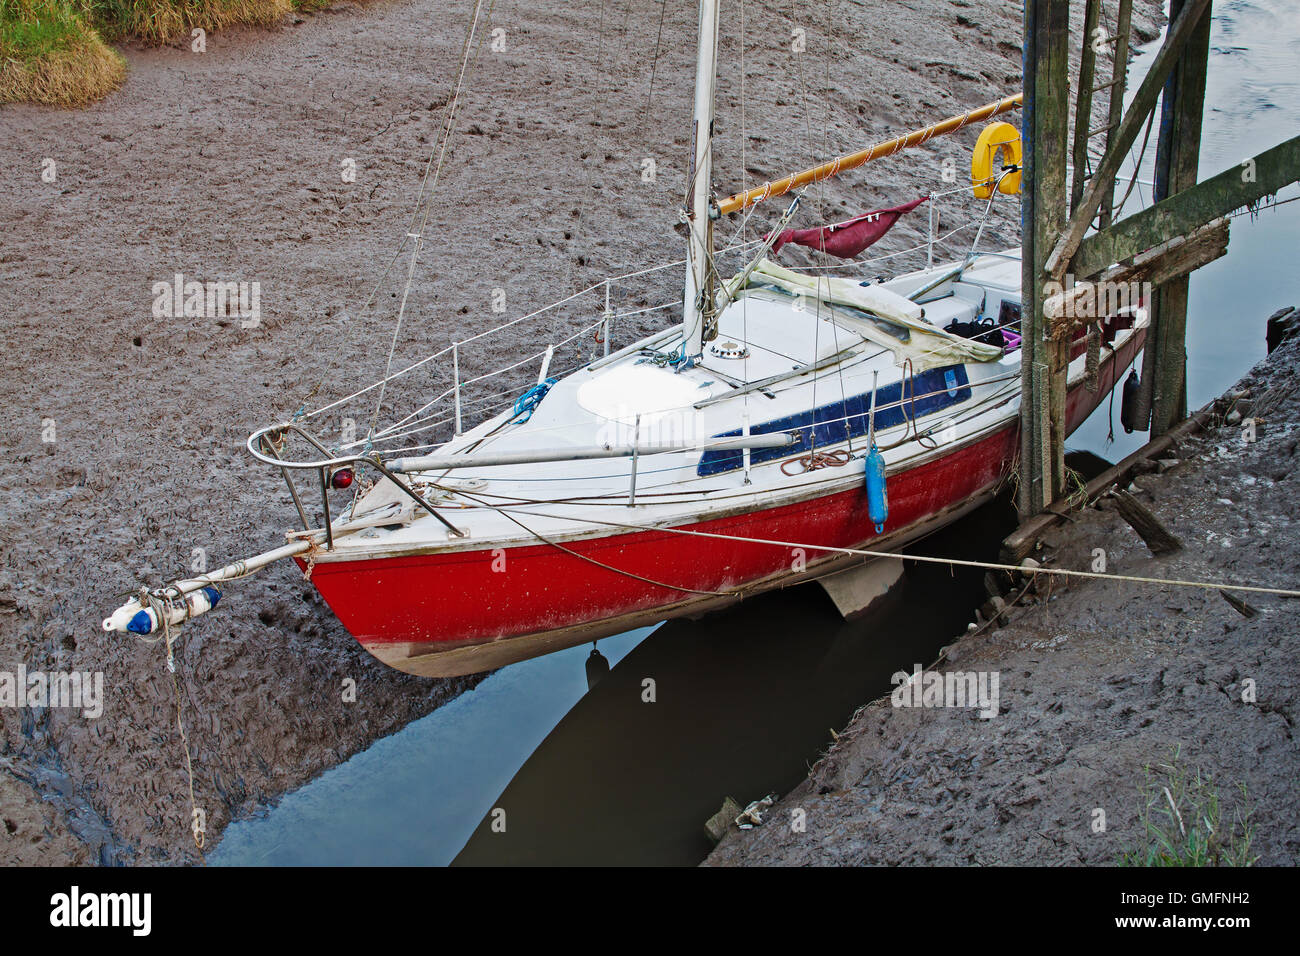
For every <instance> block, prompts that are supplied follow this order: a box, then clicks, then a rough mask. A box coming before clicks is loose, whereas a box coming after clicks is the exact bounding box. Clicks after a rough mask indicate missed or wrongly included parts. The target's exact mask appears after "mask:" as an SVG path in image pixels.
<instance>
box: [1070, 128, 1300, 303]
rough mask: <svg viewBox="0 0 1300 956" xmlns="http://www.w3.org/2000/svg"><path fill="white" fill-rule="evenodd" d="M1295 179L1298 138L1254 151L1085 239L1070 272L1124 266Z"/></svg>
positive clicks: (1086, 273) (1299, 173) (1299, 171)
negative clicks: (1250, 158) (1249, 162)
mask: <svg viewBox="0 0 1300 956" xmlns="http://www.w3.org/2000/svg"><path fill="white" fill-rule="evenodd" d="M1297 181H1300V136H1297V137H1295V138H1293V139H1289V140H1287V141H1286V142H1285V143H1279V144H1278V145H1277V146H1274V147H1273V148H1272V149H1267V150H1265V151H1264V152H1262V153H1260V154H1259V155H1258V156H1256V157H1255V158H1254V160H1253V166H1248V165H1246V164H1241V165H1238V166H1231V167H1229V168H1228V169H1225V170H1224V171H1223V172H1221V173H1219V174H1218V175H1216V176H1213V177H1211V178H1210V179H1206V180H1204V181H1202V182H1200V183H1197V184H1196V185H1195V186H1192V187H1191V188H1190V189H1185V190H1183V191H1182V192H1180V193H1178V194H1177V195H1174V196H1170V197H1169V198H1168V199H1165V200H1163V201H1161V202H1158V203H1156V204H1155V205H1154V206H1152V207H1151V208H1149V209H1144V210H1143V211H1142V212H1139V213H1135V214H1134V215H1132V216H1126V217H1125V218H1124V219H1121V220H1120V221H1119V222H1117V223H1115V224H1114V225H1112V226H1111V227H1110V228H1108V229H1105V230H1103V231H1102V232H1098V233H1096V234H1095V235H1092V236H1089V237H1088V238H1087V239H1085V240H1084V241H1083V243H1082V245H1080V246H1079V251H1078V252H1077V253H1076V254H1075V257H1074V261H1073V263H1072V264H1071V271H1072V273H1073V274H1074V275H1075V276H1076V277H1077V278H1088V277H1091V276H1094V275H1096V274H1097V273H1098V272H1100V271H1101V270H1102V269H1105V268H1107V267H1108V266H1110V265H1111V264H1112V263H1117V262H1124V261H1125V260H1126V259H1130V258H1132V257H1133V256H1135V255H1136V254H1138V253H1139V252H1141V251H1143V250H1144V249H1149V248H1151V247H1152V246H1155V245H1159V244H1160V243H1161V242H1164V241H1165V240H1166V239H1169V238H1170V237H1171V236H1183V235H1186V234H1187V233H1189V232H1191V231H1193V230H1194V229H1195V228H1196V227H1197V226H1201V225H1204V224H1205V223H1207V222H1209V221H1210V220H1212V219H1216V218H1218V217H1219V216H1226V215H1228V213H1230V212H1232V211H1233V210H1235V209H1240V208H1241V207H1242V206H1247V205H1249V204H1250V203H1253V202H1255V201H1257V200H1259V199H1262V198H1263V197H1264V196H1269V195H1272V194H1273V193H1275V192H1277V191H1278V190H1279V189H1281V188H1282V187H1284V186H1286V185H1288V184H1289V183H1293V182H1297Z"/></svg>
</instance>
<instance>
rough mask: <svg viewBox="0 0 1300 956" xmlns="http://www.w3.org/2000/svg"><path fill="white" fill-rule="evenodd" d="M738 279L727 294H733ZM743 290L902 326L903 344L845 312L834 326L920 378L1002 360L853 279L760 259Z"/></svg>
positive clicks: (990, 348) (989, 348) (905, 302)
mask: <svg viewBox="0 0 1300 956" xmlns="http://www.w3.org/2000/svg"><path fill="white" fill-rule="evenodd" d="M739 279H740V276H736V277H735V278H734V279H733V280H732V283H729V284H728V286H729V288H734V287H735V284H738V283H737V280H739ZM745 284H746V285H768V286H775V287H777V288H778V289H782V290H784V291H786V292H788V293H790V294H791V295H799V296H813V297H815V298H817V299H820V300H821V301H822V302H827V303H829V304H831V305H840V306H847V307H848V308H850V309H858V310H860V311H863V312H869V313H870V314H872V315H876V316H879V317H880V318H882V319H884V320H886V321H887V322H889V323H892V324H894V325H896V326H901V327H902V328H904V329H906V330H907V332H908V333H909V335H908V340H907V341H906V342H903V341H900V340H899V338H897V337H896V336H894V335H891V334H890V333H889V332H888V331H886V330H885V329H883V328H882V327H881V326H880V324H878V323H876V322H873V321H872V320H871V319H868V318H862V319H858V318H855V317H853V316H850V315H845V314H844V313H843V312H839V313H836V315H835V321H836V322H839V323H841V324H844V325H847V326H850V327H852V329H853V331H855V332H857V333H858V334H860V335H861V336H863V337H864V338H866V339H867V340H868V341H871V342H874V343H875V344H877V345H880V346H883V347H884V348H888V349H891V350H892V351H893V352H894V361H895V362H896V363H897V364H898V365H902V364H903V362H905V361H906V360H907V359H911V360H912V367H913V368H914V369H915V370H916V371H918V372H922V371H925V370H926V369H931V368H941V367H942V366H945V365H954V364H958V363H964V362H995V361H997V360H998V359H1000V358H1001V357H1002V349H1001V348H999V347H998V346H996V345H989V344H987V343H984V342H976V341H974V340H972V339H964V338H962V337H961V336H959V335H953V334H952V333H950V332H945V331H943V330H942V329H939V328H936V327H935V326H933V325H931V324H930V323H928V322H926V321H925V320H924V319H923V318H921V314H922V312H921V307H920V306H919V305H917V304H916V303H915V302H913V301H912V300H911V299H909V298H907V297H906V296H901V295H899V294H898V293H897V292H893V291H891V290H889V289H886V288H884V287H883V286H878V285H868V286H864V285H859V284H858V282H856V281H855V280H852V279H840V278H836V277H834V276H811V275H806V274H804V273H802V272H795V271H793V270H792V269H786V268H784V267H783V266H779V265H777V264H776V263H775V262H772V261H771V260H770V259H763V260H762V261H761V262H759V264H758V265H757V266H756V267H755V268H754V270H753V272H751V273H750V274H749V277H748V278H747V279H746V280H745Z"/></svg>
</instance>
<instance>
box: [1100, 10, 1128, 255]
mask: <svg viewBox="0 0 1300 956" xmlns="http://www.w3.org/2000/svg"><path fill="white" fill-rule="evenodd" d="M1132 30H1133V0H1119V12H1118V14H1117V15H1116V18H1115V49H1113V50H1112V51H1111V55H1112V56H1113V57H1114V63H1113V64H1112V68H1111V71H1110V100H1109V102H1110V111H1109V114H1108V117H1107V119H1106V123H1107V130H1106V148H1107V149H1109V148H1110V140H1111V136H1113V135H1114V133H1115V130H1117V129H1118V128H1119V123H1120V120H1122V119H1123V118H1124V91H1125V90H1127V89H1128V45H1129V44H1128V39H1129V34H1130V33H1131V32H1132ZM1105 189H1106V191H1105V192H1104V193H1102V199H1101V210H1100V211H1099V213H1098V215H1099V216H1100V217H1101V218H1100V221H1099V223H1098V228H1100V229H1105V228H1106V227H1107V226H1109V225H1110V224H1111V222H1112V221H1113V220H1114V218H1115V210H1114V205H1115V180H1114V179H1112V180H1111V181H1110V182H1108V183H1106V184H1105Z"/></svg>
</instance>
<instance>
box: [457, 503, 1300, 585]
mask: <svg viewBox="0 0 1300 956" xmlns="http://www.w3.org/2000/svg"><path fill="white" fill-rule="evenodd" d="M464 497H470V496H469V495H465V496H464ZM486 507H488V508H490V509H491V510H493V511H497V512H500V513H501V514H502V515H505V517H508V518H509V517H510V515H509V514H507V509H506V508H504V507H497V506H495V505H487V506H486ZM509 510H511V511H518V512H519V513H520V514H533V515H537V516H538V517H554V515H546V514H542V513H538V512H532V511H522V510H520V509H509ZM568 519H569V520H571V521H581V522H584V523H586V524H598V525H606V526H608V527H612V528H624V529H627V530H629V531H660V532H665V533H668V534H685V535H691V536H692V537H699V538H716V539H719V540H722V541H738V542H741V543H743V544H766V545H771V546H773V547H779V548H787V549H793V548H802V549H804V550H806V551H826V552H831V553H835V554H853V555H859V556H861V557H864V558H892V559H894V560H898V561H916V562H919V563H921V564H946V565H948V566H949V567H963V568H982V569H984V570H988V571H1012V572H1015V573H1018V574H1031V575H1039V574H1045V575H1049V576H1053V577H1064V578H1072V577H1073V578H1089V579H1100V580H1105V581H1130V582H1132V583H1135V584H1163V585H1167V586H1169V587H1184V588H1198V589H1202V590H1206V591H1219V590H1229V591H1246V592H1249V593H1252V594H1273V595H1276V596H1278V597H1287V598H1300V591H1296V590H1289V589H1287V588H1273V587H1265V586H1262V585H1253V584H1232V583H1230V582H1222V581H1218V582H1215V581H1188V580H1183V579H1180V578H1154V577H1146V576H1142V575H1136V574H1109V573H1104V572H1100V571H1073V570H1068V569H1066V568H1044V567H1037V568H1025V567H1022V566H1020V565H1018V564H1002V563H999V562H996V561H970V560H967V559H964V558H939V557H935V556H933V555H923V554H901V553H899V552H896V551H872V550H870V549H867V548H840V547H835V546H834V545H828V544H809V543H807V542H801V541H779V540H776V539H773V538H750V537H746V536H743V535H734V534H718V533H717V532H713V531H691V530H689V529H687V528H670V527H656V526H654V525H640V524H630V523H628V522H622V521H607V520H604V519H601V518H587V517H583V516H581V515H572V516H568ZM511 520H512V521H513V520H514V519H513V518H511ZM516 524H518V522H516ZM520 527H523V526H522V525H520ZM525 530H527V529H525ZM548 543H549V542H548ZM613 570H617V569H613ZM665 586H668V585H665ZM678 590H689V589H688V588H679V589H678ZM707 593H715V592H707Z"/></svg>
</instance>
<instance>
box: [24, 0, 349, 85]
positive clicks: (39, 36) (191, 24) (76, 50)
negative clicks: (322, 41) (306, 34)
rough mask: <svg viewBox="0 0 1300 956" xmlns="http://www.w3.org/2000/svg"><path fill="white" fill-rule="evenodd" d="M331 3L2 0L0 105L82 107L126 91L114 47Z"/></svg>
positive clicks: (260, 21) (276, 18) (257, 22)
mask: <svg viewBox="0 0 1300 956" xmlns="http://www.w3.org/2000/svg"><path fill="white" fill-rule="evenodd" d="M330 2H331V0H0V103H10V102H19V101H31V102H37V103H48V104H50V105H54V106H83V105H85V104H86V103H91V102H94V101H95V100H97V99H100V98H101V97H103V96H106V95H107V94H108V93H110V92H112V91H113V90H114V89H116V88H117V87H118V86H120V85H121V83H122V81H123V79H124V78H125V76H126V62H125V60H123V59H122V56H121V55H120V54H119V53H118V52H117V51H116V50H114V49H112V47H110V46H109V45H108V44H109V43H110V42H117V41H120V40H126V39H137V40H142V41H144V42H145V43H150V44H154V45H161V44H165V43H174V42H176V41H178V40H187V39H188V38H189V36H190V33H191V31H192V30H193V29H195V28H196V27H201V28H203V29H204V30H206V31H208V32H209V33H210V32H213V31H216V30H220V29H223V28H225V27H230V26H235V25H237V24H245V25H251V26H263V27H267V26H273V25H275V24H277V23H279V22H280V20H281V19H283V18H284V16H285V14H287V13H289V12H290V11H292V10H302V11H311V10H319V9H321V8H323V7H326V6H329V4H330Z"/></svg>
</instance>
